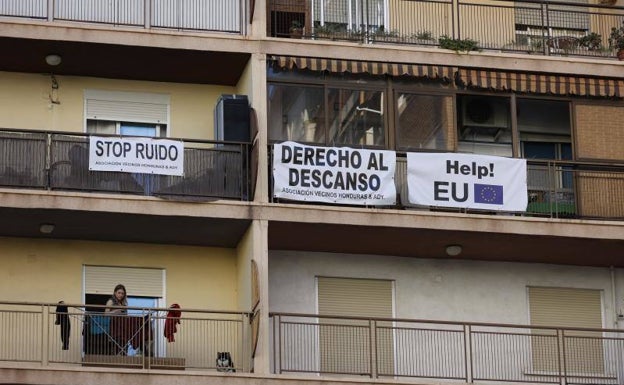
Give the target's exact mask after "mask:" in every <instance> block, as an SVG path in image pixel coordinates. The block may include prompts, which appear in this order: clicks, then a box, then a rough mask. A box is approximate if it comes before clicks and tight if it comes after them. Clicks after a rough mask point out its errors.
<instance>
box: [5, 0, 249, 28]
mask: <svg viewBox="0 0 624 385" xmlns="http://www.w3.org/2000/svg"><path fill="white" fill-rule="evenodd" d="M246 14H247V1H245V0H216V1H202V0H191V1H188V0H114V1H108V0H88V1H81V0H28V1H2V2H0V15H1V16H8V17H17V18H26V19H36V20H44V21H49V22H55V21H63V22H78V23H94V24H102V25H108V26H112V27H117V26H125V27H137V28H144V29H167V30H177V31H210V32H223V33H232V34H245V31H246V25H247V24H246V20H247V17H246Z"/></svg>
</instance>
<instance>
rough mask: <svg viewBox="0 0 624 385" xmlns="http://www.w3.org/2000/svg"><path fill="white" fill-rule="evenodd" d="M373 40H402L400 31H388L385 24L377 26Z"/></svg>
mask: <svg viewBox="0 0 624 385" xmlns="http://www.w3.org/2000/svg"><path fill="white" fill-rule="evenodd" d="M371 40H373V41H386V42H398V41H399V40H400V37H399V31H395V30H392V31H386V29H385V28H384V26H383V25H382V26H381V27H379V28H377V30H375V32H373V33H372V36H371Z"/></svg>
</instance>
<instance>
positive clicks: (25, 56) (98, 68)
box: [0, 37, 250, 86]
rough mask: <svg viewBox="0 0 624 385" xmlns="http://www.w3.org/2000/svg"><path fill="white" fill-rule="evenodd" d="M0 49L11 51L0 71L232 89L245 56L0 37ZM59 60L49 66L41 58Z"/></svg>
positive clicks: (245, 63) (246, 59)
mask: <svg viewBox="0 0 624 385" xmlns="http://www.w3.org/2000/svg"><path fill="white" fill-rule="evenodd" d="M0 49H2V50H3V51H4V52H11V53H12V54H11V55H4V56H3V57H2V59H1V60H0V70H1V71H11V72H29V73H39V74H50V73H53V74H55V75H69V76H89V77H101V78H108V79H128V80H147V81H157V82H176V83H193V84H215V85H229V86H234V85H236V84H237V83H238V81H239V80H240V78H241V76H242V73H243V70H244V69H245V67H246V65H247V62H248V61H249V58H250V55H249V54H246V53H230V52H214V51H194V50H183V49H166V48H154V47H137V46H127V45H114V44H100V43H85V42H71V41H61V40H36V39H22V38H8V37H2V38H0ZM50 54H54V55H57V56H58V57H59V58H60V59H61V61H60V63H58V65H54V66H51V65H49V64H47V63H46V61H45V57H46V56H48V55H50Z"/></svg>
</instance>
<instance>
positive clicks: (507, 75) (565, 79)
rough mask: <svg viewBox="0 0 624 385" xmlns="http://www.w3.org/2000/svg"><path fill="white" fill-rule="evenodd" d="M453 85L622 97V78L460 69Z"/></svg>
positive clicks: (498, 89) (623, 85)
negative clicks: (455, 83)
mask: <svg viewBox="0 0 624 385" xmlns="http://www.w3.org/2000/svg"><path fill="white" fill-rule="evenodd" d="M457 83H458V85H460V86H463V87H468V88H484V89H490V90H496V91H514V92H526V93H534V94H552V95H577V96H601V97H618V98H621V97H624V79H615V78H598V77H583V76H565V75H553V74H539V73H528V72H507V71H490V70H478V69H468V68H460V69H459V74H458V79H457Z"/></svg>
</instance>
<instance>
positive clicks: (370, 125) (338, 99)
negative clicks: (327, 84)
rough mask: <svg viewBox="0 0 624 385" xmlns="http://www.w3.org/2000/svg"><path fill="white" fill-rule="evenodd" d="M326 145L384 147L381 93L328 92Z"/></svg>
mask: <svg viewBox="0 0 624 385" xmlns="http://www.w3.org/2000/svg"><path fill="white" fill-rule="evenodd" d="M327 115H328V120H329V142H330V143H329V144H342V145H352V146H353V145H357V146H384V145H385V143H386V140H385V132H384V119H385V111H384V102H383V92H381V91H363V90H348V89H336V88H333V89H329V93H328V113H327Z"/></svg>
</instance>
